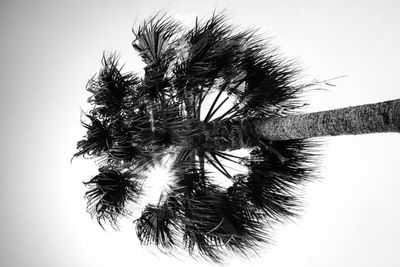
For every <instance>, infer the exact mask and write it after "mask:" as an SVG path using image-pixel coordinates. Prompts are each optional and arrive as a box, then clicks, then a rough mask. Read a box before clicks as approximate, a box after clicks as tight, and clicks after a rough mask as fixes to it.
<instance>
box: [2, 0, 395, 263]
mask: <svg viewBox="0 0 400 267" xmlns="http://www.w3.org/2000/svg"><path fill="white" fill-rule="evenodd" d="M399 5H400V3H399V2H398V1H344V0H342V1H338V0H335V1H317V0H315V1H250V0H248V1H211V0H203V1H183V0H182V1H153V0H146V1H135V0H131V1H112V2H110V1H63V2H61V1H25V2H23V1H2V2H1V4H0V21H1V22H0V40H1V43H0V47H1V49H0V59H1V61H0V68H1V69H0V84H1V87H0V90H1V91H0V109H1V112H0V117H1V123H2V124H1V125H2V127H1V132H0V136H1V138H0V142H1V143H0V144H1V150H0V155H1V166H2V177H1V179H0V205H1V212H0V266H5V267H8V266H43V267H45V266H77V267H78V266H82V267H83V266H85V267H92V266H93V267H94V266H96V267H98V266H140V265H142V264H145V265H146V266H167V265H170V266H172V265H173V266H176V267H178V266H187V265H188V264H190V265H191V266H207V264H205V263H202V262H199V263H196V262H194V261H193V260H189V259H187V260H178V259H175V258H172V257H166V256H159V255H158V256H154V255H152V254H151V253H150V252H148V250H147V249H146V248H140V246H139V245H138V241H137V238H136V235H135V231H134V227H133V225H132V223H131V222H130V221H129V220H127V221H125V222H124V223H122V227H121V231H120V232H115V231H113V230H112V229H110V230H108V231H107V232H104V231H103V230H102V229H101V228H100V227H99V226H98V225H97V224H96V223H95V222H93V221H92V220H91V218H90V216H89V215H88V214H87V213H86V211H85V206H86V203H85V200H84V199H83V194H84V192H85V188H84V186H83V185H82V183H81V182H82V180H87V179H89V178H90V177H91V176H92V175H95V174H96V172H97V169H96V166H95V164H94V162H93V161H90V160H83V159H82V160H81V159H78V160H74V162H73V164H72V165H70V162H69V161H70V158H71V156H72V155H73V153H74V152H75V147H76V142H77V141H78V140H79V139H80V138H81V137H82V135H84V134H85V131H84V129H83V127H81V126H80V123H79V119H80V108H81V107H82V108H83V109H86V108H87V106H86V105H85V99H86V98H87V96H88V94H87V93H86V92H85V85H86V82H87V80H88V78H90V77H91V76H92V75H93V74H95V73H96V72H97V71H98V70H99V67H100V60H101V56H102V52H103V51H109V50H111V51H119V52H120V54H121V62H126V70H131V69H134V68H135V66H136V68H137V66H138V62H137V60H138V59H137V58H136V56H135V55H134V53H133V49H132V48H131V41H132V38H133V36H132V34H131V27H132V25H133V23H134V22H135V21H140V20H141V19H142V18H145V17H148V16H149V15H151V14H153V13H154V12H156V11H158V10H159V9H160V8H163V9H164V10H169V11H170V12H171V13H172V14H177V15H179V16H181V17H191V16H193V15H199V16H200V17H203V16H204V15H209V14H210V13H211V12H212V11H213V10H214V8H217V9H219V10H221V9H223V8H226V7H227V8H228V14H230V15H231V18H232V20H231V21H232V22H233V23H237V24H240V25H242V26H243V27H244V28H247V27H253V28H259V29H260V32H261V33H265V34H266V36H270V37H273V41H272V42H273V44H275V45H278V46H279V47H280V50H281V52H282V54H283V55H285V56H287V57H289V58H295V59H296V60H297V62H299V63H300V64H301V66H303V67H304V69H305V74H306V78H307V79H309V80H310V79H313V78H316V79H329V78H334V77H337V76H342V75H347V76H346V77H344V78H341V79H338V80H336V81H334V83H335V84H336V87H329V88H328V89H329V90H330V91H329V92H326V91H321V92H316V93H313V94H312V95H310V97H309V100H310V101H311V106H310V107H309V110H312V111H315V110H323V109H331V108H338V107H345V106H349V105H358V104H364V103H371V102H378V101H384V100H389V99H395V98H400V89H399V85H398V82H399V70H400V52H399V51H400V50H399V47H400V38H399V35H400V17H399V15H398V14H399V12H400V6H399ZM325 140H326V141H327V144H326V146H325V151H324V154H325V157H324V159H323V161H322V164H321V169H322V171H321V172H322V176H323V179H322V180H321V181H320V182H317V183H313V184H309V185H308V187H307V191H306V194H305V197H304V199H305V203H306V205H305V211H304V213H303V216H302V218H300V219H298V220H296V221H295V222H294V223H290V224H286V225H285V226H282V227H281V228H280V229H278V230H277V231H276V233H275V235H274V240H275V245H274V246H271V247H269V248H267V249H266V250H265V253H264V254H262V255H261V256H260V258H254V259H251V261H250V262H248V261H244V262H243V261H237V260H233V261H232V262H230V263H229V264H228V266H274V267H276V266H307V267H312V266H363V267H365V266H400V253H398V252H399V245H400V244H399V239H400V230H399V229H400V228H399V227H398V226H399V225H400V209H399V204H400V194H399V193H398V192H399V191H400V180H399V178H400V177H399V158H400V142H399V141H400V136H399V135H398V134H379V135H368V136H355V137H353V136H352V137H336V138H329V139H328V138H327V139H325Z"/></svg>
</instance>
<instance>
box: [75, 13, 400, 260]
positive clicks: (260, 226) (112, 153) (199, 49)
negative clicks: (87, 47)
mask: <svg viewBox="0 0 400 267" xmlns="http://www.w3.org/2000/svg"><path fill="white" fill-rule="evenodd" d="M134 37H135V40H134V42H133V47H134V49H135V50H136V51H137V52H138V53H139V54H140V56H141V57H142V59H143V61H144V62H145V64H146V67H145V68H144V71H145V74H144V77H139V76H138V75H135V74H134V73H131V72H127V73H123V72H122V68H121V67H120V66H119V63H118V59H119V58H118V56H116V55H115V54H112V53H110V54H107V53H106V54H104V56H103V59H102V69H101V70H100V71H99V73H98V74H97V75H95V76H94V77H93V78H92V79H90V81H89V83H88V85H87V90H88V91H89V92H90V93H91V96H90V97H89V99H88V102H89V103H91V104H92V105H93V109H92V110H91V111H89V112H88V114H87V118H88V120H89V121H88V122H82V124H83V126H84V127H85V128H86V129H87V135H86V136H85V137H84V138H83V139H82V140H81V141H79V142H78V152H77V153H76V154H75V155H74V157H78V156H88V157H90V158H96V159H97V163H98V165H99V174H97V175H96V176H94V177H93V178H92V179H90V180H89V181H88V182H85V184H86V185H87V186H88V191H87V192H86V194H85V196H86V198H87V201H88V207H87V208H88V211H89V212H90V213H91V215H92V216H93V217H94V218H95V219H96V220H97V221H98V222H99V223H100V225H103V224H104V223H105V222H109V223H110V224H111V225H112V226H115V227H116V226H117V223H118V220H119V219H120V218H121V217H123V216H126V215H129V213H130V205H131V204H132V203H135V202H137V201H138V200H139V199H140V197H141V195H142V193H143V192H142V191H143V188H142V187H143V183H144V182H145V181H146V178H147V177H146V174H148V170H149V169H151V168H152V167H153V166H154V165H156V164H159V163H160V162H163V159H164V158H165V157H169V158H170V159H171V161H172V163H171V166H170V169H171V171H170V172H171V173H172V174H173V180H172V183H171V184H170V185H169V186H168V188H167V190H165V191H164V192H163V193H162V194H161V195H160V198H159V200H158V202H157V203H152V204H149V205H147V206H146V207H145V208H144V210H143V211H142V213H141V216H140V218H138V219H136V220H135V224H136V229H137V235H138V238H139V240H140V241H141V243H142V244H144V245H155V246H156V247H158V248H160V250H162V251H164V252H171V251H174V250H178V249H182V248H183V249H185V250H187V251H189V254H190V255H192V256H196V255H200V256H202V257H204V258H206V259H210V260H212V261H215V262H221V261H222V260H223V258H224V255H227V253H230V252H233V253H237V254H240V255H248V254H249V253H250V254H251V253H252V252H255V251H257V247H259V245H260V244H263V243H266V242H268V241H269V240H270V239H269V233H270V230H271V227H272V226H273V225H274V223H276V222H283V221H286V220H290V219H291V218H292V216H296V215H297V214H298V210H299V204H300V201H299V193H300V192H301V189H302V186H303V184H304V182H306V181H310V180H312V179H314V169H315V168H316V166H315V162H316V160H317V155H316V153H315V152H314V151H315V148H316V147H317V145H318V143H317V142H316V141H315V139H310V138H311V137H318V136H325V135H343V134H363V133H373V132H389V131H396V132H398V131H400V100H395V101H387V102H383V103H378V104H372V105H364V106H359V107H350V108H345V109H338V110H331V111H325V112H317V113H310V114H300V113H299V112H298V110H299V108H301V107H302V106H303V105H304V104H303V103H302V101H301V100H300V98H299V96H300V94H301V93H302V92H303V91H304V90H305V89H308V88H312V87H313V86H315V85H318V84H315V83H309V84H302V83H300V82H299V81H298V79H297V78H298V76H299V73H300V72H299V70H298V69H296V68H295V67H293V66H292V65H293V64H292V63H291V62H290V61H285V60H282V59H281V58H280V57H279V56H278V55H277V54H276V53H275V52H274V49H272V48H270V46H269V45H268V44H265V42H264V40H263V39H262V38H260V37H258V36H257V35H256V34H255V32H254V31H238V30H236V28H235V27H233V26H231V25H229V24H228V23H227V22H226V19H225V17H224V16H223V15H222V14H214V15H213V16H212V17H211V18H210V19H208V20H206V21H204V22H199V21H198V20H196V23H195V25H194V27H193V28H192V29H190V30H185V29H183V27H181V26H180V25H179V23H177V22H175V21H174V20H173V19H171V18H169V17H166V16H165V15H160V14H158V15H156V16H154V17H152V18H151V19H149V20H147V21H145V22H143V24H142V25H141V26H139V27H138V28H137V29H135V30H134ZM240 148H247V149H248V151H249V153H248V155H247V156H238V155H236V154H235V153H233V152H232V151H233V150H236V149H240ZM228 163H230V164H228ZM231 164H236V165H240V166H242V167H245V168H246V171H244V172H241V173H236V174H233V172H232V170H231V169H230V165H231ZM209 166H212V168H213V169H216V170H217V171H218V172H220V173H221V174H222V175H224V176H225V177H226V178H227V179H229V180H230V186H229V187H227V188H223V187H221V186H218V185H216V184H214V183H213V175H214V174H215V173H213V172H211V171H210V167H209ZM156 178H157V179H166V177H156Z"/></svg>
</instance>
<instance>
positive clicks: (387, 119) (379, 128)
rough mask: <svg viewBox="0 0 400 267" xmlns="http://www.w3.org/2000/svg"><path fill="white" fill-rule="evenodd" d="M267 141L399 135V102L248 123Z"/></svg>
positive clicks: (399, 100) (393, 101) (392, 101)
mask: <svg viewBox="0 0 400 267" xmlns="http://www.w3.org/2000/svg"><path fill="white" fill-rule="evenodd" d="M252 125H253V128H254V132H255V133H256V134H257V135H260V136H263V137H264V138H266V139H267V140H271V141H278V140H290V139H304V138H310V137H319V136H335V135H355V134H367V133H382V132H400V99H396V100H391V101H385V102H380V103H376V104H367V105H361V106H354V107H347V108H341V109H334V110H328V111H321V112H314V113H308V114H299V115H291V116H287V117H276V118H272V119H266V120H256V121H253V122H252Z"/></svg>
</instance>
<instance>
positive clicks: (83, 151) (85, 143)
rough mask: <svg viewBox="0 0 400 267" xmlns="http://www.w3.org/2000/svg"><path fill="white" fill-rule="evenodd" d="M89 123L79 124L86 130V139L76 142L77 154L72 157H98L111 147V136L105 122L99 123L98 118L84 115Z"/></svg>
mask: <svg viewBox="0 0 400 267" xmlns="http://www.w3.org/2000/svg"><path fill="white" fill-rule="evenodd" d="M86 116H87V117H88V118H89V119H90V121H91V122H90V123H85V122H83V121H82V122H81V123H82V125H83V127H85V128H86V129H87V133H86V138H84V139H82V140H81V141H79V142H78V144H77V148H78V150H79V151H78V152H77V153H75V154H74V157H79V156H82V155H88V156H100V155H101V154H102V152H105V151H107V150H108V149H109V148H110V147H111V145H112V135H111V132H110V131H109V129H108V127H107V122H101V121H100V120H99V119H98V118H96V117H94V116H91V115H86Z"/></svg>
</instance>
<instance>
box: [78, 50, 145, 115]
mask: <svg viewBox="0 0 400 267" xmlns="http://www.w3.org/2000/svg"><path fill="white" fill-rule="evenodd" d="M118 59H119V57H118V56H117V55H116V54H115V53H109V54H103V59H102V65H103V67H102V69H101V70H100V72H99V74H98V75H97V76H94V77H93V78H92V79H91V80H89V82H88V84H87V86H86V89H87V90H88V91H89V92H90V93H92V96H90V98H89V99H88V102H89V103H91V104H93V105H95V111H96V112H97V113H99V114H101V115H102V116H105V117H112V116H114V115H117V114H118V113H119V112H120V110H121V108H122V107H123V104H124V103H123V101H124V98H125V96H126V95H127V93H128V91H129V90H132V87H134V86H135V85H137V83H138V79H137V77H136V76H135V75H134V74H132V73H124V74H123V73H121V68H119V67H118Z"/></svg>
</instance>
